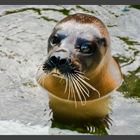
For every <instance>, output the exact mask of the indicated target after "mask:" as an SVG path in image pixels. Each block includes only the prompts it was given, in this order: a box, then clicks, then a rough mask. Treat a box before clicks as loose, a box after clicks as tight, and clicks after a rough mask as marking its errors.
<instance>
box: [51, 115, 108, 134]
mask: <svg viewBox="0 0 140 140" xmlns="http://www.w3.org/2000/svg"><path fill="white" fill-rule="evenodd" d="M110 126H111V118H110V117H109V115H107V116H106V117H104V118H94V119H93V120H90V121H83V120H81V121H79V122H68V121H65V122H64V120H57V119H56V118H53V119H52V126H51V127H52V128H54V127H57V128H60V129H69V130H72V131H77V132H80V133H88V134H96V135H107V134H108V131H107V130H108V129H109V128H110Z"/></svg>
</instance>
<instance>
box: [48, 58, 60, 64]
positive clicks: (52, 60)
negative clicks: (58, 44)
mask: <svg viewBox="0 0 140 140" xmlns="http://www.w3.org/2000/svg"><path fill="white" fill-rule="evenodd" d="M58 61H59V58H57V57H55V56H52V57H51V58H50V62H51V63H52V64H53V65H57V63H58Z"/></svg>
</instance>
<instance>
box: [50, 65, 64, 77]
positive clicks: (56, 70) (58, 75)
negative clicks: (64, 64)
mask: <svg viewBox="0 0 140 140" xmlns="http://www.w3.org/2000/svg"><path fill="white" fill-rule="evenodd" d="M50 74H51V75H52V76H54V77H57V78H61V79H63V78H64V76H63V75H62V74H61V73H60V71H59V70H58V69H56V68H55V69H53V70H52V71H51V72H50Z"/></svg>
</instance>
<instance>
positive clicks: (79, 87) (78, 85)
mask: <svg viewBox="0 0 140 140" xmlns="http://www.w3.org/2000/svg"><path fill="white" fill-rule="evenodd" d="M73 81H74V82H75V85H76V86H77V88H78V89H79V91H80V92H81V94H82V95H83V97H84V103H83V102H82V105H85V104H86V97H85V95H84V93H83V91H82V90H81V85H80V84H79V82H77V80H76V79H74V80H73ZM76 83H77V84H76ZM80 92H79V94H80ZM80 96H81V95H80ZM81 101H83V100H82V99H81Z"/></svg>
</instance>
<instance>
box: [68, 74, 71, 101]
mask: <svg viewBox="0 0 140 140" xmlns="http://www.w3.org/2000/svg"><path fill="white" fill-rule="evenodd" d="M68 88H69V89H68V100H69V98H70V94H71V82H70V77H69V74H68Z"/></svg>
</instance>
